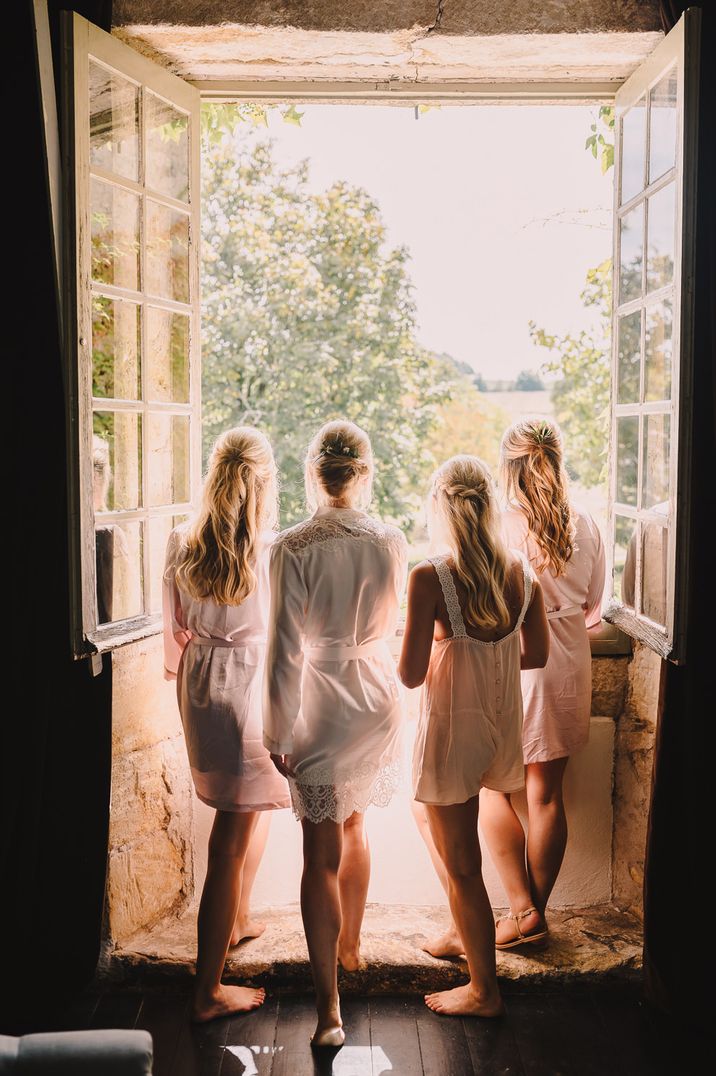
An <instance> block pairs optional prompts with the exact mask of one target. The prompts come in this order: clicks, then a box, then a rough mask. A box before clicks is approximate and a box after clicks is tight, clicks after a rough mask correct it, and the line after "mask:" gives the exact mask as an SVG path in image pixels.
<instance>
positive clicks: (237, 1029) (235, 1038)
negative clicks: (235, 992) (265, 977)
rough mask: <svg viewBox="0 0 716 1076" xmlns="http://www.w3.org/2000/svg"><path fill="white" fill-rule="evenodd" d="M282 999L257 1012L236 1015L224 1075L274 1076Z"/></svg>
mask: <svg viewBox="0 0 716 1076" xmlns="http://www.w3.org/2000/svg"><path fill="white" fill-rule="evenodd" d="M278 1005H279V1003H278V998H276V997H269V998H267V999H266V1001H265V1002H264V1003H263V1005H261V1006H260V1008H258V1009H254V1011H253V1012H250V1013H244V1014H243V1015H241V1016H235V1017H234V1018H233V1020H232V1021H231V1023H230V1025H229V1033H228V1035H227V1038H226V1049H225V1051H224V1060H223V1062H222V1065H221V1069H220V1076H244V1074H245V1073H252V1076H271V1071H272V1069H273V1062H274V1050H275V1042H276V1028H277V1026H278Z"/></svg>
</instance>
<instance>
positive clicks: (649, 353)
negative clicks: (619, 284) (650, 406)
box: [644, 299, 673, 400]
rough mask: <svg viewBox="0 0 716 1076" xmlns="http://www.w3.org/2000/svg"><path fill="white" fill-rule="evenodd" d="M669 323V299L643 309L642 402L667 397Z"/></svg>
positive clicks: (670, 321) (668, 379)
mask: <svg viewBox="0 0 716 1076" xmlns="http://www.w3.org/2000/svg"><path fill="white" fill-rule="evenodd" d="M672 321H673V307H672V304H671V300H670V299H665V300H664V302H662V303H656V304H655V305H654V306H650V307H648V308H647V311H646V334H645V339H644V399H645V400H668V399H670V398H671V325H672Z"/></svg>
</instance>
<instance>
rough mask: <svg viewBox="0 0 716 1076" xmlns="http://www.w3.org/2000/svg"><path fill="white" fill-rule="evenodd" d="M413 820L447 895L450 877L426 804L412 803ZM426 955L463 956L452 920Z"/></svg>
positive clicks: (432, 940)
mask: <svg viewBox="0 0 716 1076" xmlns="http://www.w3.org/2000/svg"><path fill="white" fill-rule="evenodd" d="M412 809H413V818H414V819H415V822H416V825H417V827H418V832H419V833H420V836H421V837H422V838H423V840H424V841H425V846H426V848H427V850H428V852H429V853H430V859H431V860H432V864H433V867H434V868H435V873H436V874H437V876H438V881H439V882H440V885H441V886H442V887H443V889H444V890H445V895H446V896H447V892H448V876H447V871H446V870H445V865H444V863H443V861H442V859H441V858H440V856H439V855H438V850H437V848H436V847H435V841H434V840H433V838H432V834H431V832H430V826H429V824H428V816H427V812H426V809H425V804H424V803H418V801H417V800H413V802H412ZM423 949H424V950H425V952H426V953H430V955H431V956H436V957H454V956H462V955H463V953H464V952H465V949H464V947H463V944H462V941H461V939H460V935H459V934H458V932H457V927H456V926H455V923H454V922H453V920H452V917H451V919H450V923H449V925H448V928H447V930H446V931H445V933H444V934H439V935H437V936H436V937H435V938H429V939H428V941H427V942H426V943H425V945H424V946H423Z"/></svg>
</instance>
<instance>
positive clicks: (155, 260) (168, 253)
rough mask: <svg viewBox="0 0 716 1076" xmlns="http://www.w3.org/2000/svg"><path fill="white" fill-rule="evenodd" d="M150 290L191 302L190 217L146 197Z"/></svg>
mask: <svg viewBox="0 0 716 1076" xmlns="http://www.w3.org/2000/svg"><path fill="white" fill-rule="evenodd" d="M147 291H148V292H150V293H151V294H152V295H161V296H162V297H163V298H165V299H176V301H177V302H179V303H188V302H189V217H188V216H187V215H186V213H180V212H179V211H178V210H176V209H170V208H169V206H165V205H160V204H159V203H158V202H153V201H151V200H147Z"/></svg>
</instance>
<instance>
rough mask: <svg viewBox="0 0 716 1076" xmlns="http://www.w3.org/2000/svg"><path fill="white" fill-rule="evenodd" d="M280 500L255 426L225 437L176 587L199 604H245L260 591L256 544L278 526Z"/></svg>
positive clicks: (185, 548)
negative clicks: (257, 576)
mask: <svg viewBox="0 0 716 1076" xmlns="http://www.w3.org/2000/svg"><path fill="white" fill-rule="evenodd" d="M277 498H278V486H277V482H276V464H275V461H274V458H273V452H272V451H271V445H270V444H269V442H268V440H267V439H266V438H265V437H264V435H263V434H262V433H261V432H260V431H259V430H257V429H254V427H253V426H236V427H235V428H234V429H232V430H227V431H226V433H222V434H221V436H220V437H219V438H218V439H217V441H216V443H215V445H214V447H213V449H212V452H211V456H210V458H209V467H208V471H207V475H206V481H205V483H204V494H203V500H202V506H201V509H200V511H199V514H198V515H197V517H196V519H195V520H194V521H193V523H192V524H191V526H190V528H189V531H188V533H187V535H186V538H185V541H184V544H183V549H182V556H181V559H180V561H179V563H178V565H177V569H176V581H177V585H178V586H179V587H181V589H182V590H184V591H186V592H187V593H188V594H190V595H191V596H192V597H193V598H196V599H197V600H199V601H206V600H207V599H211V600H212V601H215V602H216V603H217V604H218V605H241V603H242V602H243V601H244V600H245V599H246V598H248V596H249V595H250V594H252V593H253V591H254V590H255V588H256V573H255V572H254V568H253V564H254V560H255V553H256V544H257V541H258V538H259V535H260V533H261V531H262V530H263V529H265V528H267V527H273V526H275V524H276V516H277Z"/></svg>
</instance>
